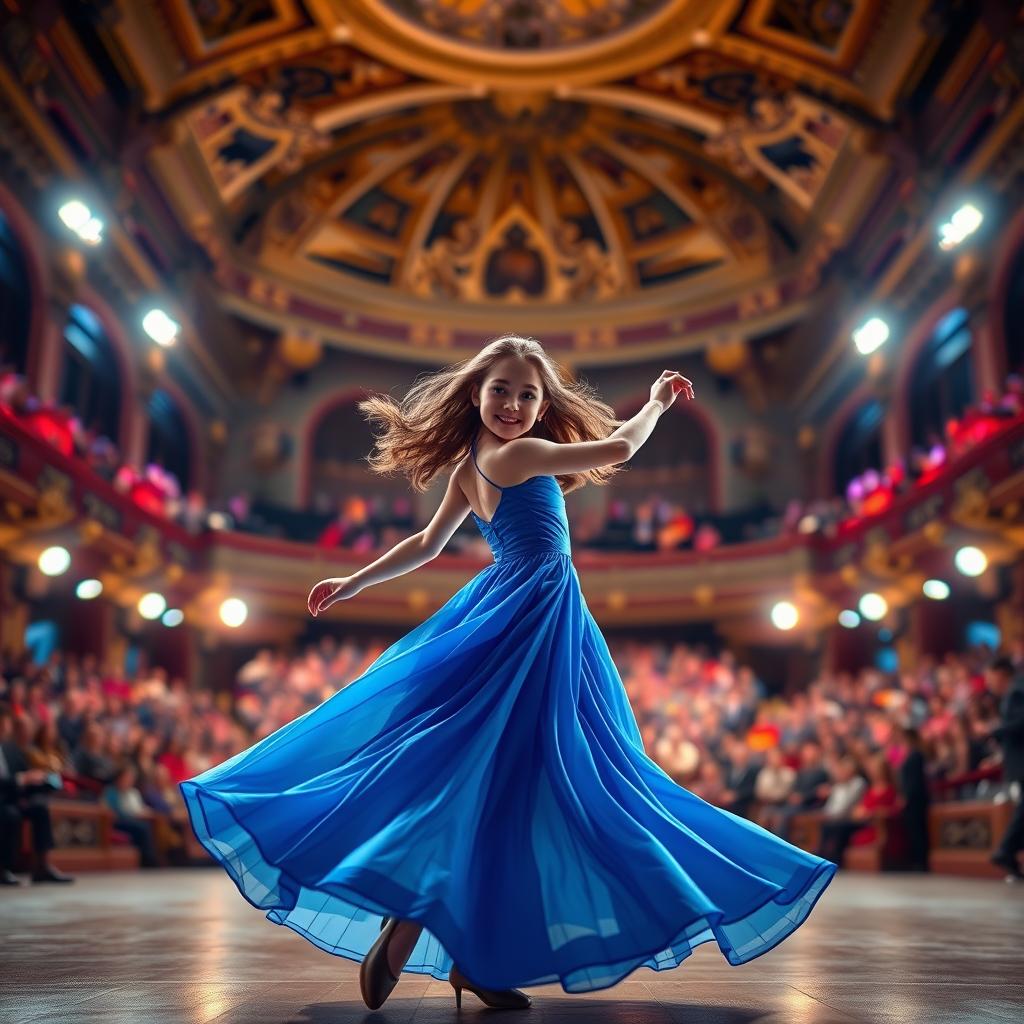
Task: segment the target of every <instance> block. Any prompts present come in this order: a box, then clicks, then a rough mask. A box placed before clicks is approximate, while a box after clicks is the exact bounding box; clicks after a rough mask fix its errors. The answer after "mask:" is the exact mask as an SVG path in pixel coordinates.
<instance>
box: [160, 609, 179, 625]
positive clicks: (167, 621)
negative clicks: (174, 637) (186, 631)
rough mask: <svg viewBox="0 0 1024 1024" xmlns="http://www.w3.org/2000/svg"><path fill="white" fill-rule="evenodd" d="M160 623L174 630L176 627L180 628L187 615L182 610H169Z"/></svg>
mask: <svg viewBox="0 0 1024 1024" xmlns="http://www.w3.org/2000/svg"><path fill="white" fill-rule="evenodd" d="M160 621H161V622H162V623H163V624H164V625H165V626H169V627H170V628H171V629H173V628H174V627H175V626H180V625H181V624H182V622H184V621H185V613H184V612H183V611H182V610H181V609H180V608H168V609H167V611H165V612H164V614H163V617H162V618H161V619H160Z"/></svg>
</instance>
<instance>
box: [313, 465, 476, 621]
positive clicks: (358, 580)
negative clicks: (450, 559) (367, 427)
mask: <svg viewBox="0 0 1024 1024" xmlns="http://www.w3.org/2000/svg"><path fill="white" fill-rule="evenodd" d="M468 514H469V502H468V501H466V496H465V495H464V494H463V493H462V488H461V487H459V485H458V484H457V483H456V482H455V474H454V473H453V474H452V475H451V477H450V478H449V479H448V489H447V490H446V491H445V495H444V498H442V500H441V504H440V505H439V506H438V509H437V511H436V512H435V513H434V517H433V518H432V519H431V520H430V522H429V523H428V524H427V525H426V526H425V527H424V528H423V529H422V530H420V531H419V532H418V533H414V534H413V535H412V536H411V537H406V538H405V540H400V541H399V542H398V543H397V544H396V545H395V546H394V547H393V548H392V549H391V550H390V551H388V552H386V553H385V554H383V555H381V556H380V558H378V559H377V560H376V561H375V562H371V563H370V564H369V565H366V566H364V567H363V568H362V569H358V570H356V572H354V573H353V574H352V575H351V576H338V577H331V578H330V579H326V580H321V581H320V582H319V583H317V584H316V586H314V587H313V589H312V590H311V591H310V592H309V597H308V598H307V600H306V606H307V607H308V608H309V611H310V613H311V614H312V615H317V614H318V613H319V612H322V611H323V610H324V609H326V608H329V607H330V606H331V605H332V604H334V603H335V602H336V601H344V600H346V599H348V598H350V597H355V596H356V594H358V593H359V592H360V591H361V590H365V589H366V588H367V587H371V586H373V584H374V583H383V582H384V580H391V579H394V578H395V577H396V576H403V575H404V574H405V573H407V572H412V570H413V569H418V568H419V567H420V566H421V565H423V564H425V563H426V562H429V561H431V560H432V559H434V558H436V557H437V556H438V555H439V554H440V553H441V552H442V551H443V550H444V546H445V544H447V543H448V541H449V539H450V538H451V536H452V534H453V533H454V532H455V531H456V529H457V528H458V526H459V523H461V522H462V521H463V520H464V519H465V518H466V516H467V515H468Z"/></svg>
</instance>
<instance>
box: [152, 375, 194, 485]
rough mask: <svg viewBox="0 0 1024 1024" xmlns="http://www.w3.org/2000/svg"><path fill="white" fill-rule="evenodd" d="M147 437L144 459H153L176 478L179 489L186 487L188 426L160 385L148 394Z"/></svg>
mask: <svg viewBox="0 0 1024 1024" xmlns="http://www.w3.org/2000/svg"><path fill="white" fill-rule="evenodd" d="M148 411H149V441H148V443H147V446H146V461H147V462H156V463H158V464H159V465H161V466H163V467H164V469H166V470H167V471H168V472H169V473H173V474H174V475H175V476H176V477H177V478H178V483H179V484H180V485H181V489H182V491H183V492H184V491H187V490H188V488H189V471H190V469H191V466H190V464H189V446H188V440H189V438H188V427H187V426H186V425H185V417H184V416H183V415H182V412H181V409H179V408H178V403H177V402H176V401H175V400H174V398H173V397H172V396H171V395H169V394H168V393H167V392H166V391H162V390H160V389H159V388H158V389H157V390H156V391H154V392H153V394H152V395H150V398H149V407H148Z"/></svg>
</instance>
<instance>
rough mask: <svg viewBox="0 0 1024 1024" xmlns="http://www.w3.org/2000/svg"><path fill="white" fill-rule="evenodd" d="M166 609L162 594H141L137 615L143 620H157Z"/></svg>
mask: <svg viewBox="0 0 1024 1024" xmlns="http://www.w3.org/2000/svg"><path fill="white" fill-rule="evenodd" d="M166 607H167V601H166V600H165V599H164V595H163V594H157V593H156V592H150V593H148V594H143V595H142V597H140V598H139V604H138V609H139V614H140V615H141V616H142V617H143V618H144V619H159V618H160V616H161V615H163V613H164V609H165V608H166Z"/></svg>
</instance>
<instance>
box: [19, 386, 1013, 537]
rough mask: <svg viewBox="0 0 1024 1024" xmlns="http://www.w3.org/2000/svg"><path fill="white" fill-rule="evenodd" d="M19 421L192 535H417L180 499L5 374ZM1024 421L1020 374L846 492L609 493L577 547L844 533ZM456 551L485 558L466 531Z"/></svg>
mask: <svg viewBox="0 0 1024 1024" xmlns="http://www.w3.org/2000/svg"><path fill="white" fill-rule="evenodd" d="M5 416H6V417H10V418H13V419H16V420H18V421H19V422H20V423H21V424H22V425H23V426H25V427H26V428H27V429H30V430H32V431H33V432H34V433H37V434H38V435H39V436H41V437H43V438H44V439H45V440H47V441H48V442H49V443H51V444H53V445H54V447H56V448H57V449H58V450H59V451H61V452H63V453H64V454H65V455H68V456H74V457H77V458H79V459H81V460H82V461H83V462H84V463H85V464H86V465H88V466H89V467H90V468H91V469H92V470H93V471H94V472H96V473H97V474H98V475H99V476H101V477H103V478H104V479H106V480H108V481H109V482H110V483H111V484H112V485H113V486H114V487H115V488H116V489H118V490H119V491H121V492H122V493H124V494H126V495H127V496H128V497H129V498H130V499H131V500H132V501H134V502H135V503H136V504H138V505H140V506H141V507H143V508H145V509H147V510H148V511H150V512H152V513H154V514H156V515H162V516H165V517H166V518H168V519H170V520H172V521H175V522H178V523H181V524H182V525H183V526H185V528H186V529H188V530H189V531H190V532H192V533H198V532H200V531H203V530H207V529H211V530H232V529H233V530H241V531H244V532H251V533H258V534H261V535H265V536H275V537H281V538H286V539H291V540H297V541H306V542H314V543H316V544H317V545H318V546H320V547H325V548H341V549H344V550H348V551H353V552H356V553H364V554H367V555H369V554H370V553H372V552H374V551H378V550H380V549H381V548H384V547H387V546H391V545H393V544H395V543H397V542H398V541H399V540H401V539H402V538H403V537H404V536H407V535H408V533H409V532H411V531H413V530H415V529H416V528H417V524H416V521H415V516H414V513H413V508H412V504H411V501H410V500H409V498H408V497H407V496H405V495H402V496H398V497H391V498H385V497H384V496H383V495H381V494H376V493H373V492H372V491H371V490H369V489H367V490H365V491H360V490H354V489H352V490H349V492H348V493H347V494H346V495H345V496H344V497H343V498H339V499H338V500H337V501H335V502H333V503H331V502H329V503H328V504H333V505H334V507H333V508H327V509H324V508H321V507H316V508H312V509H305V510H297V509H291V508H286V507H282V506H278V505H275V504H274V503H272V502H266V501H259V500H256V499H254V498H253V496H252V495H251V494H249V493H248V492H246V491H241V492H239V493H236V494H234V495H232V496H231V497H230V498H227V499H225V500H223V501H220V502H216V503H210V502H209V501H208V500H207V498H206V497H204V496H203V495H202V494H201V493H200V492H199V491H196V490H189V491H186V492H185V493H183V492H182V489H181V486H180V484H179V482H178V480H177V479H176V478H175V476H174V474H173V473H171V472H169V471H168V470H166V469H165V468H164V467H163V466H162V465H160V464H158V463H155V462H153V463H149V464H147V465H145V466H142V467H138V466H134V465H131V464H129V463H126V462H124V461H122V459H121V457H120V454H119V452H118V450H117V447H116V445H115V444H114V443H113V442H112V441H111V440H110V439H109V438H107V437H105V436H102V435H98V434H97V433H96V432H95V431H91V430H88V429H86V428H85V427H84V426H83V424H82V423H81V421H80V420H79V418H78V417H77V416H76V415H75V414H74V411H73V410H71V409H69V408H67V407H62V406H58V405H57V404H55V403H53V402H43V401H41V400H39V399H38V398H36V397H35V396H33V395H32V394H31V393H30V392H29V390H28V387H27V384H26V382H25V379H24V378H23V377H22V376H20V375H18V374H16V373H14V372H13V371H11V370H9V369H8V370H4V369H2V368H0V418H3V417H5ZM1022 420H1024V378H1022V377H1021V376H1020V375H1019V374H1011V375H1010V376H1009V377H1008V378H1007V381H1006V384H1005V386H1004V388H1003V389H1002V393H1000V394H996V393H995V392H986V394H985V395H984V396H983V398H982V400H981V401H980V402H978V403H977V404H975V405H971V406H969V407H968V408H967V409H965V410H964V412H963V413H962V414H961V415H960V416H959V417H955V418H950V419H949V420H948V421H947V422H946V425H945V430H944V436H943V437H941V438H940V437H937V436H936V437H932V438H931V443H930V444H929V445H928V446H927V447H921V446H914V447H912V448H911V450H910V452H909V453H908V454H907V456H906V457H905V458H902V459H899V460H896V461H894V462H893V463H891V464H890V465H888V466H885V467H878V468H870V469H867V470H865V471H864V472H863V473H861V474H860V475H858V476H857V477H856V478H854V479H853V480H851V481H849V483H848V485H847V487H846V491H845V493H844V494H838V495H835V496H833V497H830V498H826V499H819V500H813V501H801V500H796V499H794V500H792V501H790V502H789V503H788V504H787V505H786V506H785V508H783V509H777V508H774V507H773V506H772V505H771V504H770V503H768V502H766V501H762V502H759V503H757V504H756V505H753V506H751V507H749V508H746V509H741V510H737V511H733V512H730V513H724V514H715V515H710V514H695V513H693V512H691V511H689V510H688V509H687V508H686V506H685V505H684V504H682V503H680V502H678V501H672V500H670V499H668V498H666V497H665V496H664V495H662V494H660V493H658V492H657V491H652V492H651V493H649V494H645V495H642V496H640V497H638V498H632V499H630V498H627V497H624V496H621V495H615V494H614V493H612V494H611V495H610V500H609V501H608V503H607V507H606V509H605V510H581V511H578V513H576V514H574V515H572V516H570V530H571V534H572V542H573V545H574V547H575V548H579V549H590V550H601V551H636V552H658V551H678V550H691V551H711V550H713V549H714V548H717V547H719V546H720V545H722V544H733V543H739V542H744V541H754V540H766V539H770V538H772V537H776V536H779V535H784V534H794V533H800V534H812V533H823V534H825V535H827V536H834V535H836V534H837V533H838V532H839V531H841V530H843V529H844V528H848V527H849V526H851V525H853V524H855V523H858V522H860V521H861V520H862V519H864V518H866V517H870V516H874V515H878V514H880V513H882V512H884V511H885V510H886V509H887V508H888V507H889V506H890V505H891V503H892V501H893V500H894V499H895V498H896V497H897V496H898V495H900V494H902V493H905V492H907V491H909V490H912V489H913V488H915V487H921V486H923V485H925V484H927V483H929V482H930V481H932V480H933V479H935V478H936V477H937V476H939V475H940V474H941V473H942V472H943V469H944V468H945V466H946V465H947V464H948V463H949V462H951V461H953V460H955V459H957V458H958V457H959V456H961V455H962V454H964V453H965V452H967V451H969V450H970V449H971V448H973V447H975V446H977V445H979V444H981V443H983V442H985V441H987V440H988V439H989V438H991V437H993V436H996V435H997V434H999V433H1001V432H1002V431H1004V430H1006V429H1008V428H1009V427H1011V426H1013V425H1014V424H1016V423H1019V422H1021V421H1022ZM453 547H454V548H459V549H462V550H467V551H474V550H478V551H479V552H480V553H483V554H486V546H485V545H483V543H482V542H479V541H478V539H477V538H476V537H474V536H472V533H471V531H470V530H468V529H467V531H466V532H465V534H463V535H457V540H455V541H453Z"/></svg>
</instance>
